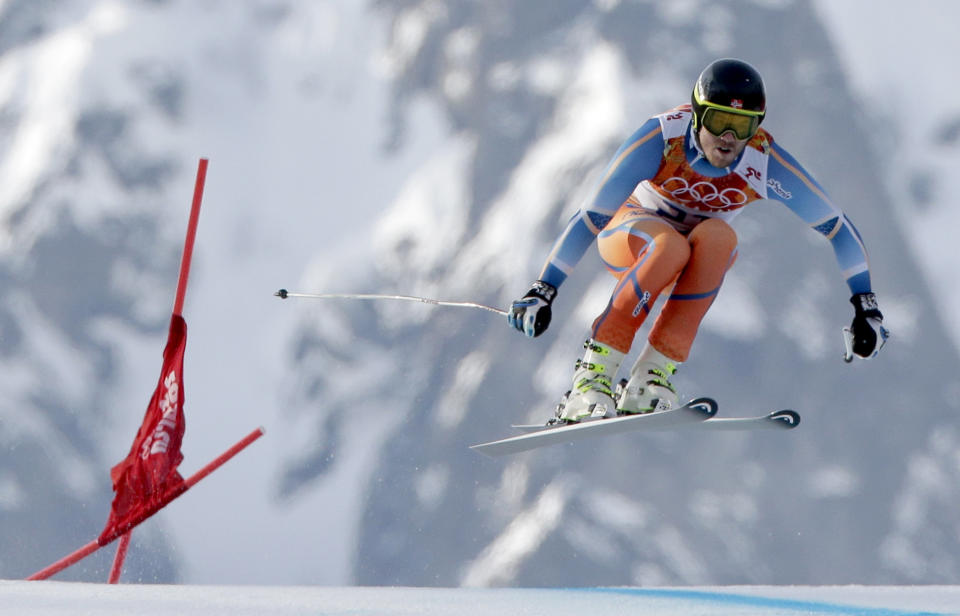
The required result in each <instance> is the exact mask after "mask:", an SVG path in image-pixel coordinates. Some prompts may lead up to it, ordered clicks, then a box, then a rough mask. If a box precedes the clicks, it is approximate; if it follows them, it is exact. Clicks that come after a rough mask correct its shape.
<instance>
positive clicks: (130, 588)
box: [0, 581, 960, 616]
mask: <svg viewBox="0 0 960 616" xmlns="http://www.w3.org/2000/svg"><path fill="white" fill-rule="evenodd" d="M957 613H960V587H958V586H911V587H895V586H795V587H773V586H725V587H685V588H584V589H576V588H571V589H562V588H561V589H532V588H529V589H523V588H404V587H390V588H384V587H304V586H274V587H267V586H166V585H137V584H129V585H126V584H120V585H107V584H81V583H69V582H4V581H0V615H2V616H6V615H8V614H10V615H13V614H16V615H18V616H60V615H67V614H69V615H70V616H84V615H87V614H90V615H96V616H110V615H113V614H116V615H121V614H122V615H123V616H152V615H161V614H163V615H166V614H177V615H178V616H194V615H196V616H201V615H202V616H216V615H219V614H229V615H230V616H245V615H248V614H249V615H251V616H254V615H256V616H271V615H272V616H287V615H290V616H292V615H299V614H311V615H318V614H319V615H323V616H414V615H415V616H489V615H490V614H503V615H512V614H524V615H525V616H539V615H549V616H582V615H583V614H605V615H606V616H627V615H629V616H633V615H635V614H657V615H658V616H681V615H683V616H692V615H693V616H721V615H733V614H736V615H740V616H750V615H752V614H758V615H759V614H763V615H764V616H796V615H797V614H823V615H828V616H829V615H839V616H854V615H862V616H901V615H903V616H906V615H908V614H914V615H915V614H957Z"/></svg>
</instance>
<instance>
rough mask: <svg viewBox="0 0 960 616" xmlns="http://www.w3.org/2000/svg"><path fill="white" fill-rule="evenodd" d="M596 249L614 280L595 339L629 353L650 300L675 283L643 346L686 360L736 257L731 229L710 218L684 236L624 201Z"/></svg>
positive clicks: (735, 240) (598, 241) (596, 324)
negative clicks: (614, 283) (649, 345)
mask: <svg viewBox="0 0 960 616" xmlns="http://www.w3.org/2000/svg"><path fill="white" fill-rule="evenodd" d="M597 246H598V248H599V250H600V258H601V259H602V260H603V262H604V264H605V265H606V266H607V269H608V270H609V271H610V272H611V273H612V274H613V275H614V276H615V277H616V278H617V281H618V282H617V285H616V287H615V288H614V291H613V294H612V295H611V297H610V303H608V304H607V307H606V309H605V310H604V311H603V313H602V314H601V315H600V316H599V317H597V319H596V320H595V321H594V323H593V339H594V340H597V341H599V342H603V343H604V344H609V345H610V346H612V347H613V348H615V349H617V350H618V351H621V352H623V353H628V352H629V351H630V347H631V346H632V345H633V339H634V337H635V336H636V333H637V330H638V329H640V326H641V325H643V322H644V321H645V320H646V318H647V315H648V314H649V313H650V309H651V308H652V307H653V304H654V302H656V300H657V298H658V297H659V296H660V293H661V292H663V290H664V289H666V288H667V287H668V286H669V285H670V284H671V283H674V282H675V284H674V287H673V291H672V292H671V294H670V296H669V298H668V299H667V301H666V302H664V304H663V308H662V309H661V311H660V314H659V316H658V317H657V320H656V322H654V325H653V328H652V329H651V330H650V334H649V336H648V341H649V342H650V344H651V345H653V347H654V348H655V349H657V350H658V351H660V352H661V353H663V354H664V355H666V356H667V357H670V358H671V359H673V360H675V361H680V362H682V361H686V360H687V357H688V356H689V355H690V347H691V346H692V345H693V340H694V338H695V337H696V335H697V330H698V329H699V327H700V322H701V321H702V320H703V317H704V315H706V314H707V310H709V309H710V306H711V305H712V304H713V300H714V299H715V298H716V297H717V292H718V291H719V290H720V285H722V284H723V278H724V275H725V274H726V273H727V270H728V269H730V266H732V265H733V262H734V260H736V257H737V234H736V232H735V231H734V230H733V228H732V227H731V226H730V225H729V224H727V223H726V222H725V221H723V220H720V219H719V218H708V219H706V220H704V221H703V222H701V223H699V224H698V225H697V226H696V227H694V228H693V230H692V231H690V233H689V234H688V235H686V236H684V235H683V234H681V233H680V232H679V231H677V230H676V229H674V228H673V227H672V226H671V225H670V224H668V223H667V222H665V221H664V220H662V219H661V218H659V217H657V216H656V215H653V214H650V213H648V212H645V211H644V210H642V209H640V208H639V207H637V206H636V205H635V204H632V203H629V202H628V203H626V204H624V206H623V207H621V208H620V209H619V210H618V211H617V214H616V215H615V216H614V217H613V219H612V220H611V221H610V223H609V224H608V225H607V226H606V227H605V228H604V230H603V231H601V232H600V234H599V236H598V238H597Z"/></svg>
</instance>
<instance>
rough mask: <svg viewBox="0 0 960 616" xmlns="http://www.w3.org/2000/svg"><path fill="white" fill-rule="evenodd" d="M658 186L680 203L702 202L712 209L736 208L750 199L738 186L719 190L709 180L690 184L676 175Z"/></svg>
mask: <svg viewBox="0 0 960 616" xmlns="http://www.w3.org/2000/svg"><path fill="white" fill-rule="evenodd" d="M660 188H662V189H663V190H665V191H666V192H667V193H668V194H669V195H670V196H671V197H673V198H674V199H676V200H677V201H679V202H680V203H683V204H691V203H702V204H703V205H705V206H707V207H708V208H711V209H714V210H722V209H725V208H731V207H732V208H738V207H742V206H744V205H746V204H747V202H748V201H750V197H748V196H747V193H745V192H743V191H742V190H740V189H739V188H724V189H723V190H720V189H718V188H717V187H716V186H714V185H713V184H711V183H710V182H704V181H700V182H695V183H694V184H692V185H691V184H690V183H689V182H687V180H686V179H684V178H682V177H677V176H673V177H672V178H668V179H667V180H665V181H664V182H663V183H662V184H661V185H660Z"/></svg>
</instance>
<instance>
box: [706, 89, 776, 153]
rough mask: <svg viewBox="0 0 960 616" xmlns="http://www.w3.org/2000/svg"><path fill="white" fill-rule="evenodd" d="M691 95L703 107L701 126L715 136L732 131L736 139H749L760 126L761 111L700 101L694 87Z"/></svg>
mask: <svg viewBox="0 0 960 616" xmlns="http://www.w3.org/2000/svg"><path fill="white" fill-rule="evenodd" d="M693 95H694V97H695V98H696V101H697V104H699V105H700V106H701V107H702V108H703V114H702V116H701V122H702V123H703V127H704V128H706V129H707V130H708V131H710V133H712V134H713V135H716V136H717V137H719V136H720V135H722V134H724V133H725V132H727V131H733V134H734V136H736V138H737V139H740V140H743V139H749V138H750V137H753V136H754V135H755V134H756V132H757V129H758V128H759V127H760V120H762V119H763V112H762V111H749V110H747V109H737V108H736V107H727V106H726V105H717V104H716V103H711V102H708V101H701V100H700V97H699V96H697V92H696V89H694V92H693Z"/></svg>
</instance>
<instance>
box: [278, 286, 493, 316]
mask: <svg viewBox="0 0 960 616" xmlns="http://www.w3.org/2000/svg"><path fill="white" fill-rule="evenodd" d="M274 295H276V296H277V297H279V298H280V299H287V298H288V297H306V298H310V299H364V300H375V299H399V300H404V301H408V302H422V303H424V304H433V305H434V306H459V307H461V308H479V309H480V310H489V311H490V312H496V313H497V314H502V315H504V316H506V314H507V311H506V310H500V309H499V308H494V307H493V306H487V305H484V304H476V303H474V302H449V301H444V300H439V299H430V298H429V297H417V296H414V295H381V294H369V293H359V294H358V293H291V292H290V291H287V290H286V289H280V290H279V291H277V292H276V293H274Z"/></svg>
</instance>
